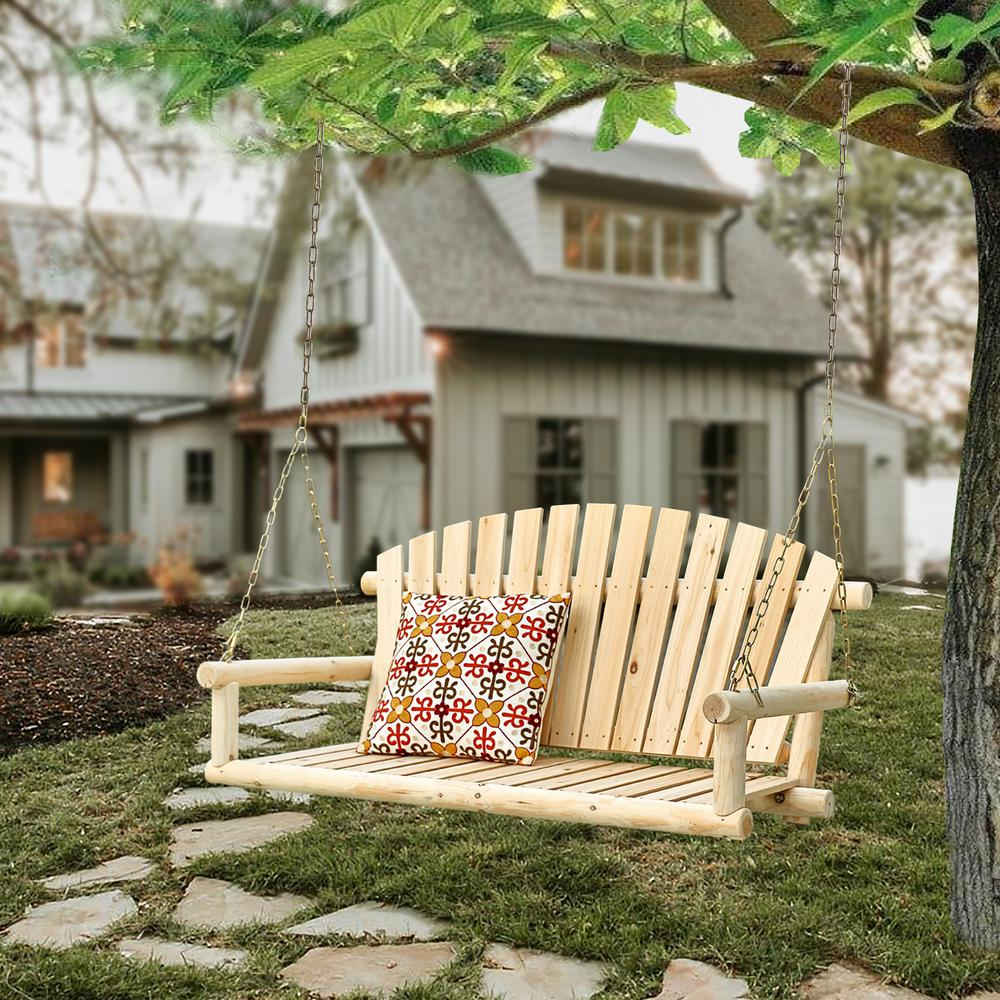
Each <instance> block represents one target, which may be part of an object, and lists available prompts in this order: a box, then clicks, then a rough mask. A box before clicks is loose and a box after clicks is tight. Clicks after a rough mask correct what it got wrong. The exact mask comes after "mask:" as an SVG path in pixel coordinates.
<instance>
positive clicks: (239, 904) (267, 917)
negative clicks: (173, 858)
mask: <svg viewBox="0 0 1000 1000" xmlns="http://www.w3.org/2000/svg"><path fill="white" fill-rule="evenodd" d="M311 905H312V900H311V899H309V898H308V897H307V896H296V895H294V894H293V893H290V892H283V893H281V894H279V895H277V896H255V895H254V894H253V893H252V892H247V891H246V890H245V889H241V888H240V887H239V886H238V885H235V884H234V883H232V882H226V881H223V880H222V879H218V878H200V877H199V878H195V879H192V880H191V883H190V885H188V887H187V889H186V890H185V891H184V898H183V899H182V900H181V901H180V902H179V903H178V904H177V908H176V909H175V910H174V920H176V921H177V922H178V923H179V924H183V925H184V926H185V927H209V928H211V929H212V930H222V929H225V928H229V927H239V926H240V925H242V924H280V923H282V922H283V921H285V920H287V919H288V918H289V917H291V916H292V915H293V914H295V913H298V912H299V910H303V909H305V908H306V907H307V906H311Z"/></svg>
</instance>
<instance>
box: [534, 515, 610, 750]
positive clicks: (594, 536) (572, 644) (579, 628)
mask: <svg viewBox="0 0 1000 1000" xmlns="http://www.w3.org/2000/svg"><path fill="white" fill-rule="evenodd" d="M614 526H615V505H614V504H611V503H592V504H588V505H587V512H586V514H585V515H584V519H583V534H582V536H581V538H580V556H579V559H578V561H577V566H576V576H575V577H574V578H573V584H572V587H571V590H572V593H573V601H572V603H571V605H570V616H569V621H568V622H567V624H566V633H565V635H564V637H563V652H562V657H561V660H560V663H559V667H558V669H557V670H556V672H555V676H554V678H553V683H554V684H555V692H554V694H553V697H552V702H551V704H550V705H549V709H548V711H547V712H546V714H545V723H544V725H543V729H542V742H543V743H545V744H547V745H548V746H557V747H573V746H576V745H577V742H578V741H579V739H580V726H581V724H582V722H583V711H584V708H585V706H586V697H587V688H588V686H589V684H590V671H591V663H592V660H593V653H594V639H595V637H596V635H597V626H598V623H599V622H600V620H601V609H602V605H603V603H604V600H603V598H604V583H605V580H606V579H607V573H608V552H609V550H610V548H611V533H612V531H614ZM543 572H544V571H543Z"/></svg>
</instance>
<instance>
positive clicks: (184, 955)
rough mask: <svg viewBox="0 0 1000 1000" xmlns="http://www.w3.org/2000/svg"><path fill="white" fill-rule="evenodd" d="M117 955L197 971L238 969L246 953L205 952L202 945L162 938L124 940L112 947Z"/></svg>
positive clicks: (214, 950)
mask: <svg viewBox="0 0 1000 1000" xmlns="http://www.w3.org/2000/svg"><path fill="white" fill-rule="evenodd" d="M116 947H117V949H118V952H119V954H121V955H124V956H125V957H126V958H134V959H136V960H137V961H140V962H158V963H159V964H160V965H181V966H193V967H195V968H199V969H218V968H231V967H233V966H236V965H242V964H243V963H244V962H245V961H246V959H247V953H246V952H245V951H240V950H239V949H236V948H209V947H207V946H206V945H202V944H185V943H184V942H183V941H165V940H164V939H163V938H156V937H148V938H126V939H125V940H124V941H119V942H118V944H117V945H116Z"/></svg>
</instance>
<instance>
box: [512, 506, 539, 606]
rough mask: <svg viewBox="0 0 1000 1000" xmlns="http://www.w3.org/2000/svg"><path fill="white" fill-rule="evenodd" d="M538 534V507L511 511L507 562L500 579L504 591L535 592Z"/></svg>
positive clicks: (517, 592)
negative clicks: (511, 520) (511, 522)
mask: <svg viewBox="0 0 1000 1000" xmlns="http://www.w3.org/2000/svg"><path fill="white" fill-rule="evenodd" d="M541 533H542V508H541V507H533V508H531V509H529V510H519V511H517V512H515V514H514V524H513V527H512V529H511V534H510V561H509V563H508V566H507V575H506V577H505V578H504V593H506V594H533V593H535V587H536V578H537V573H538V541H539V539H540V537H541Z"/></svg>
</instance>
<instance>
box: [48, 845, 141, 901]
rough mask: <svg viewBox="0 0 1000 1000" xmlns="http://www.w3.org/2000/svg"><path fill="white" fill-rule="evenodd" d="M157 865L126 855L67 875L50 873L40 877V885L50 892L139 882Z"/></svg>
mask: <svg viewBox="0 0 1000 1000" xmlns="http://www.w3.org/2000/svg"><path fill="white" fill-rule="evenodd" d="M155 869H156V865H154V864H153V862H152V861H149V860H147V859H146V858H138V857H134V856H133V855H131V854H129V855H125V856H124V857H121V858H113V859H112V860H111V861H102V862H101V863H100V864H99V865H97V866H96V867H94V868H84V869H83V870H82V871H78V872H69V873H68V874H66V875H50V876H49V877H48V878H40V879H38V883H39V885H41V886H43V887H44V888H46V889H48V890H49V891H50V892H66V891H68V890H69V889H84V888H89V887H90V886H94V885H114V884H115V883H116V882H138V881H140V880H141V879H144V878H146V877H147V876H148V875H150V874H152V872H153V871H155Z"/></svg>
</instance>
